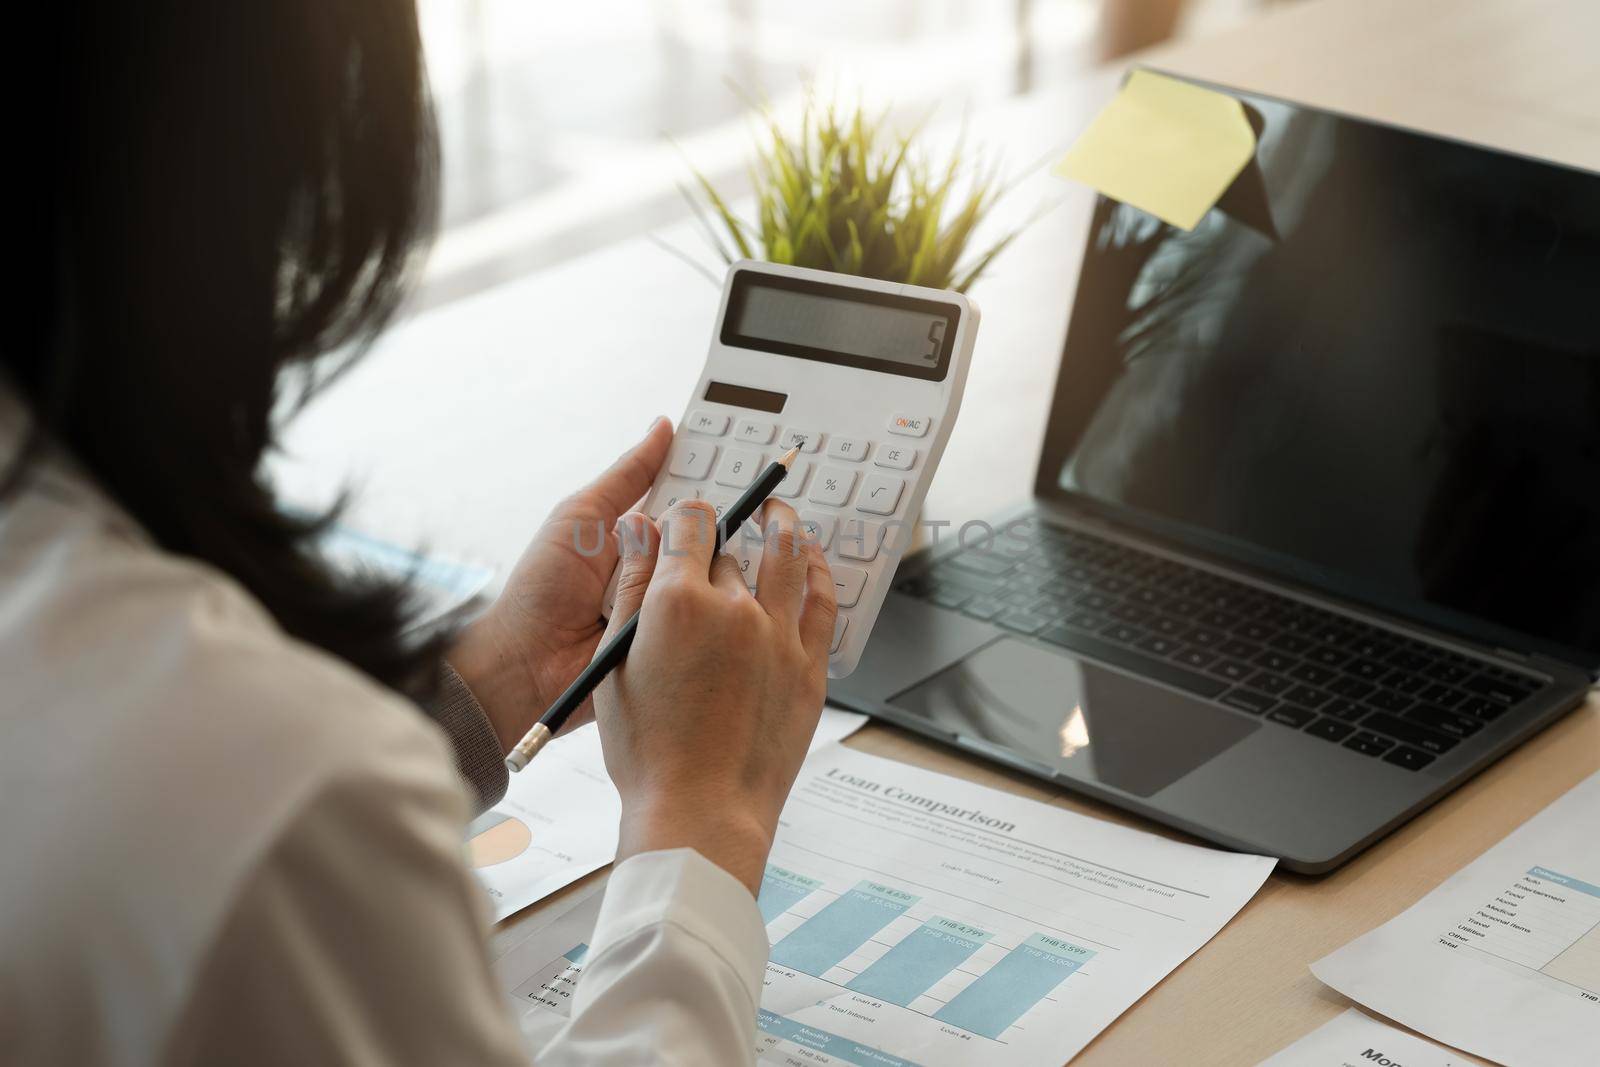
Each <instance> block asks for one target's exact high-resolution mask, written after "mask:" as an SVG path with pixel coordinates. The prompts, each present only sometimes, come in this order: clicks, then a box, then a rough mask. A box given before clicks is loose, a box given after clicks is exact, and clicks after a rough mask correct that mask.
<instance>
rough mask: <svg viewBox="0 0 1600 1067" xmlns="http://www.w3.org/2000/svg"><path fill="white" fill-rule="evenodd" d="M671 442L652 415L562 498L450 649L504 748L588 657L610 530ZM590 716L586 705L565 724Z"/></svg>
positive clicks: (610, 549)
mask: <svg viewBox="0 0 1600 1067" xmlns="http://www.w3.org/2000/svg"><path fill="white" fill-rule="evenodd" d="M671 445H672V424H671V423H670V422H668V421H667V420H666V419H663V418H658V419H656V420H655V421H654V422H652V423H651V424H650V429H649V431H648V432H647V433H646V434H645V436H644V440H642V441H640V442H639V444H637V445H635V446H634V447H633V448H632V449H630V450H629V451H628V452H626V453H625V454H624V455H623V456H622V457H621V458H620V459H618V460H617V461H616V462H615V463H614V464H612V465H611V468H610V469H609V470H607V471H606V472H605V473H604V474H602V475H600V477H599V478H597V479H595V480H594V481H593V482H591V483H590V484H589V485H587V486H585V487H584V488H583V489H580V490H579V491H578V492H576V493H574V494H573V495H572V496H570V497H568V498H567V499H566V500H564V501H562V502H561V504H560V505H558V506H557V507H556V509H555V511H553V512H552V513H551V515H550V517H549V518H548V519H546V520H545V523H544V525H543V526H541V527H540V528H539V531H538V533H536V534H534V537H533V541H532V542H531V543H529V545H528V548H527V550H526V551H525V552H523V554H522V558H521V559H520V560H518V561H517V565H516V567H515V568H513V570H512V572H511V577H510V579H509V580H508V581H507V582H506V587H505V590H504V591H503V592H501V594H500V596H499V598H498V599H497V600H495V602H494V604H493V605H491V606H490V608H489V610H488V611H486V612H485V613H484V614H483V615H482V616H481V617H479V618H478V619H477V620H476V621H475V622H473V623H472V625H471V626H469V627H467V629H466V630H465V631H463V633H462V634H461V636H460V638H458V639H457V641H456V644H455V646H454V647H453V648H451V650H450V652H449V655H448V657H447V658H448V659H449V661H450V665H451V666H452V667H454V668H455V670H456V673H457V674H459V675H461V679H462V681H464V682H466V683H467V687H468V688H469V689H471V690H472V695H473V696H474V697H476V698H477V700H478V703H479V704H481V705H482V706H483V709H484V711H485V712H487V713H488V716H489V720H490V722H491V723H492V724H493V725H494V730H495V734H496V736H498V737H499V738H500V747H501V748H502V749H503V750H505V751H508V752H509V751H510V750H511V748H512V746H514V745H515V744H516V743H517V742H518V741H521V740H522V735H523V734H525V733H527V731H528V727H530V726H532V725H533V724H534V722H536V721H537V720H538V718H539V716H540V715H542V714H543V713H544V710H545V709H546V708H548V707H549V706H550V705H551V704H552V703H554V702H555V699H556V697H558V696H560V695H561V693H562V691H563V690H565V689H566V687H567V686H568V685H570V684H571V683H572V680H573V679H574V678H576V677H577V676H578V672H579V671H581V670H583V668H584V667H585V666H587V665H588V663H589V660H590V659H592V658H593V657H594V652H595V648H596V647H597V646H598V645H599V643H600V634H601V631H602V629H603V627H604V625H605V620H604V619H602V618H601V617H600V610H601V607H602V606H603V605H602V600H603V598H604V596H605V590H606V583H607V582H609V581H610V580H611V572H612V570H613V569H614V568H615V567H616V565H617V557H618V549H617V538H616V536H615V534H614V533H613V528H614V527H615V525H616V522H617V517H618V516H620V515H621V514H622V513H623V512H625V511H626V510H627V509H628V508H630V507H632V506H633V505H634V504H635V503H636V502H637V501H638V500H639V498H640V497H642V496H644V494H645V492H646V491H647V490H648V489H649V488H650V484H651V483H652V482H653V481H655V477H656V474H657V472H658V471H660V470H661V465H662V463H664V462H666V458H667V449H668V448H669V447H671ZM629 611H630V613H631V611H632V609H631V608H630V609H629ZM623 618H627V616H626V615H624V616H623ZM592 717H593V705H592V704H591V703H590V702H587V701H586V702H585V703H584V706H583V707H582V708H581V709H579V711H578V713H577V714H576V715H574V716H573V717H572V718H571V719H570V720H569V721H568V728H569V729H570V728H571V727H573V726H576V725H579V724H581V723H583V722H586V721H588V720H589V719H590V718H592Z"/></svg>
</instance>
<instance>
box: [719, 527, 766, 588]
mask: <svg viewBox="0 0 1600 1067" xmlns="http://www.w3.org/2000/svg"><path fill="white" fill-rule="evenodd" d="M727 551H728V555H730V556H732V557H733V561H734V562H735V563H737V564H738V565H739V574H740V575H741V576H742V577H743V578H744V584H745V585H747V586H749V587H750V588H751V589H754V588H755V587H756V575H757V574H759V573H761V540H760V539H759V538H755V537H735V538H734V539H733V540H732V541H730V542H729V543H728V549H727Z"/></svg>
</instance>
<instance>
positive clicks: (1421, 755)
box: [1383, 745, 1434, 771]
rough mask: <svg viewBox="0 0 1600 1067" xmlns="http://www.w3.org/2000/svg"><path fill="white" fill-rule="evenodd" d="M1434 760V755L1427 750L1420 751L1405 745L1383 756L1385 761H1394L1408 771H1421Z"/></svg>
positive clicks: (1393, 762)
mask: <svg viewBox="0 0 1600 1067" xmlns="http://www.w3.org/2000/svg"><path fill="white" fill-rule="evenodd" d="M1433 760H1434V757H1433V756H1430V755H1428V754H1427V753H1426V752H1418V751H1417V750H1416V749H1414V748H1407V747H1405V746H1404V745H1401V746H1400V747H1399V748H1397V749H1395V750H1394V751H1393V752H1390V753H1387V754H1386V755H1385V756H1384V757H1383V762H1385V763H1392V764H1394V765H1395V766H1396V767H1404V768H1405V769H1406V770H1408V771H1420V770H1422V768H1424V767H1426V766H1427V765H1428V764H1430V763H1432V762H1433Z"/></svg>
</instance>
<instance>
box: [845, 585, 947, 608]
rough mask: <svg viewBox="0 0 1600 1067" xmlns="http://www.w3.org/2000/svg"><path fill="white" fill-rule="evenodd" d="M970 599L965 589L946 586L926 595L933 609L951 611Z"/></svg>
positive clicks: (846, 605)
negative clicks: (938, 608) (947, 609)
mask: <svg viewBox="0 0 1600 1067" xmlns="http://www.w3.org/2000/svg"><path fill="white" fill-rule="evenodd" d="M833 587H834V590H835V591H836V592H837V591H838V588H839V581H838V579H837V578H836V579H834V582H833ZM858 596H859V593H858ZM971 599H972V594H971V593H969V592H967V591H966V590H965V589H962V588H961V587H960V586H955V585H951V586H946V587H944V588H943V589H935V590H934V591H933V592H931V593H929V594H928V602H929V603H930V604H933V605H934V606H935V607H941V608H949V609H950V610H951V611H955V610H957V609H959V608H960V607H961V606H962V605H963V604H965V603H966V602H967V601H969V600H971ZM853 603H855V601H851V604H853ZM839 606H840V607H841V608H843V607H848V606H850V605H848V604H845V603H843V602H841V603H840V604H839Z"/></svg>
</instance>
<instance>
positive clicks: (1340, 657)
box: [1306, 645, 1350, 667]
mask: <svg viewBox="0 0 1600 1067" xmlns="http://www.w3.org/2000/svg"><path fill="white" fill-rule="evenodd" d="M1306 659H1309V660H1313V661H1315V662H1317V663H1320V664H1322V665H1323V666H1324V667H1338V666H1340V665H1341V664H1344V663H1347V662H1349V660H1350V653H1348V652H1346V651H1344V650H1343V649H1338V648H1329V647H1327V646H1326V645H1324V646H1322V647H1321V648H1314V649H1312V650H1311V651H1310V653H1308V654H1307V655H1306Z"/></svg>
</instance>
